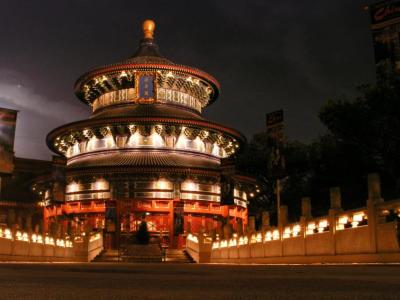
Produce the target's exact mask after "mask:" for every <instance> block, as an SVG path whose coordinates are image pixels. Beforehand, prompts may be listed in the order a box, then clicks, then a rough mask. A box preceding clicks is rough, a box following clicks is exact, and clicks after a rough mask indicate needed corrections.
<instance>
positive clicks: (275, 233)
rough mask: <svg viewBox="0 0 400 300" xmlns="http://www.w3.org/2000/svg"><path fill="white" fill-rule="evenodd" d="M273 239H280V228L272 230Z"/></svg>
mask: <svg viewBox="0 0 400 300" xmlns="http://www.w3.org/2000/svg"><path fill="white" fill-rule="evenodd" d="M272 239H273V240H279V230H278V229H275V230H274V231H273V232H272Z"/></svg>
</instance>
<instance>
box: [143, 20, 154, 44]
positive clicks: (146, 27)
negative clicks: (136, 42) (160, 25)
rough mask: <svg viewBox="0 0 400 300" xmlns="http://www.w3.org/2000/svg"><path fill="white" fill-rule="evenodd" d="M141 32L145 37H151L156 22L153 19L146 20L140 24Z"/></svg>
mask: <svg viewBox="0 0 400 300" xmlns="http://www.w3.org/2000/svg"><path fill="white" fill-rule="evenodd" d="M142 28H143V34H144V38H145V39H152V38H153V34H154V29H155V28H156V24H155V23H154V21H153V20H146V21H144V22H143V25H142Z"/></svg>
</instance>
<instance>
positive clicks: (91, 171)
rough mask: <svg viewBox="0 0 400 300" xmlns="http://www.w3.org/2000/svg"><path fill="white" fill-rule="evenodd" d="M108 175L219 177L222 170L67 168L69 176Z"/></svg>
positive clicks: (128, 167) (129, 167)
mask: <svg viewBox="0 0 400 300" xmlns="http://www.w3.org/2000/svg"><path fill="white" fill-rule="evenodd" d="M98 174H102V175H107V174H149V175H150V174H181V175H200V176H210V177H218V176H220V174H221V173H220V171H216V170H211V169H206V168H185V167H154V166H141V167H134V166H124V167H109V166H108V167H91V168H76V169H71V170H67V176H75V175H79V176H84V175H98Z"/></svg>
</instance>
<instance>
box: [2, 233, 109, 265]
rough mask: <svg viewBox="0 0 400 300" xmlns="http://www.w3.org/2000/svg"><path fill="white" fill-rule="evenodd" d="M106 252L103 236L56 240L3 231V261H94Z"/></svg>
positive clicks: (97, 234)
mask: <svg viewBox="0 0 400 300" xmlns="http://www.w3.org/2000/svg"><path fill="white" fill-rule="evenodd" d="M102 249H103V237H102V235H101V234H100V233H93V234H89V235H87V236H85V235H83V236H78V237H75V238H74V239H70V238H69V237H66V238H65V239H54V238H53V237H50V236H48V235H46V236H42V235H40V234H35V233H33V234H29V233H27V232H23V231H19V230H16V231H12V230H11V229H9V228H0V261H38V262H40V261H71V262H72V261H76V262H78V261H80V262H88V261H91V260H92V259H93V258H94V257H95V256H96V255H98V254H99V253H100V252H101V251H102Z"/></svg>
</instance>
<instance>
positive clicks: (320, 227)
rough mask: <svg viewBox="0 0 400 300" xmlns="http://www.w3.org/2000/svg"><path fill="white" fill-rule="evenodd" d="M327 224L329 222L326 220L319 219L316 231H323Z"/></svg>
mask: <svg viewBox="0 0 400 300" xmlns="http://www.w3.org/2000/svg"><path fill="white" fill-rule="evenodd" d="M328 226H329V224H328V221H327V220H320V221H319V223H318V233H321V232H324V231H325V230H326V229H327V228H328Z"/></svg>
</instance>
